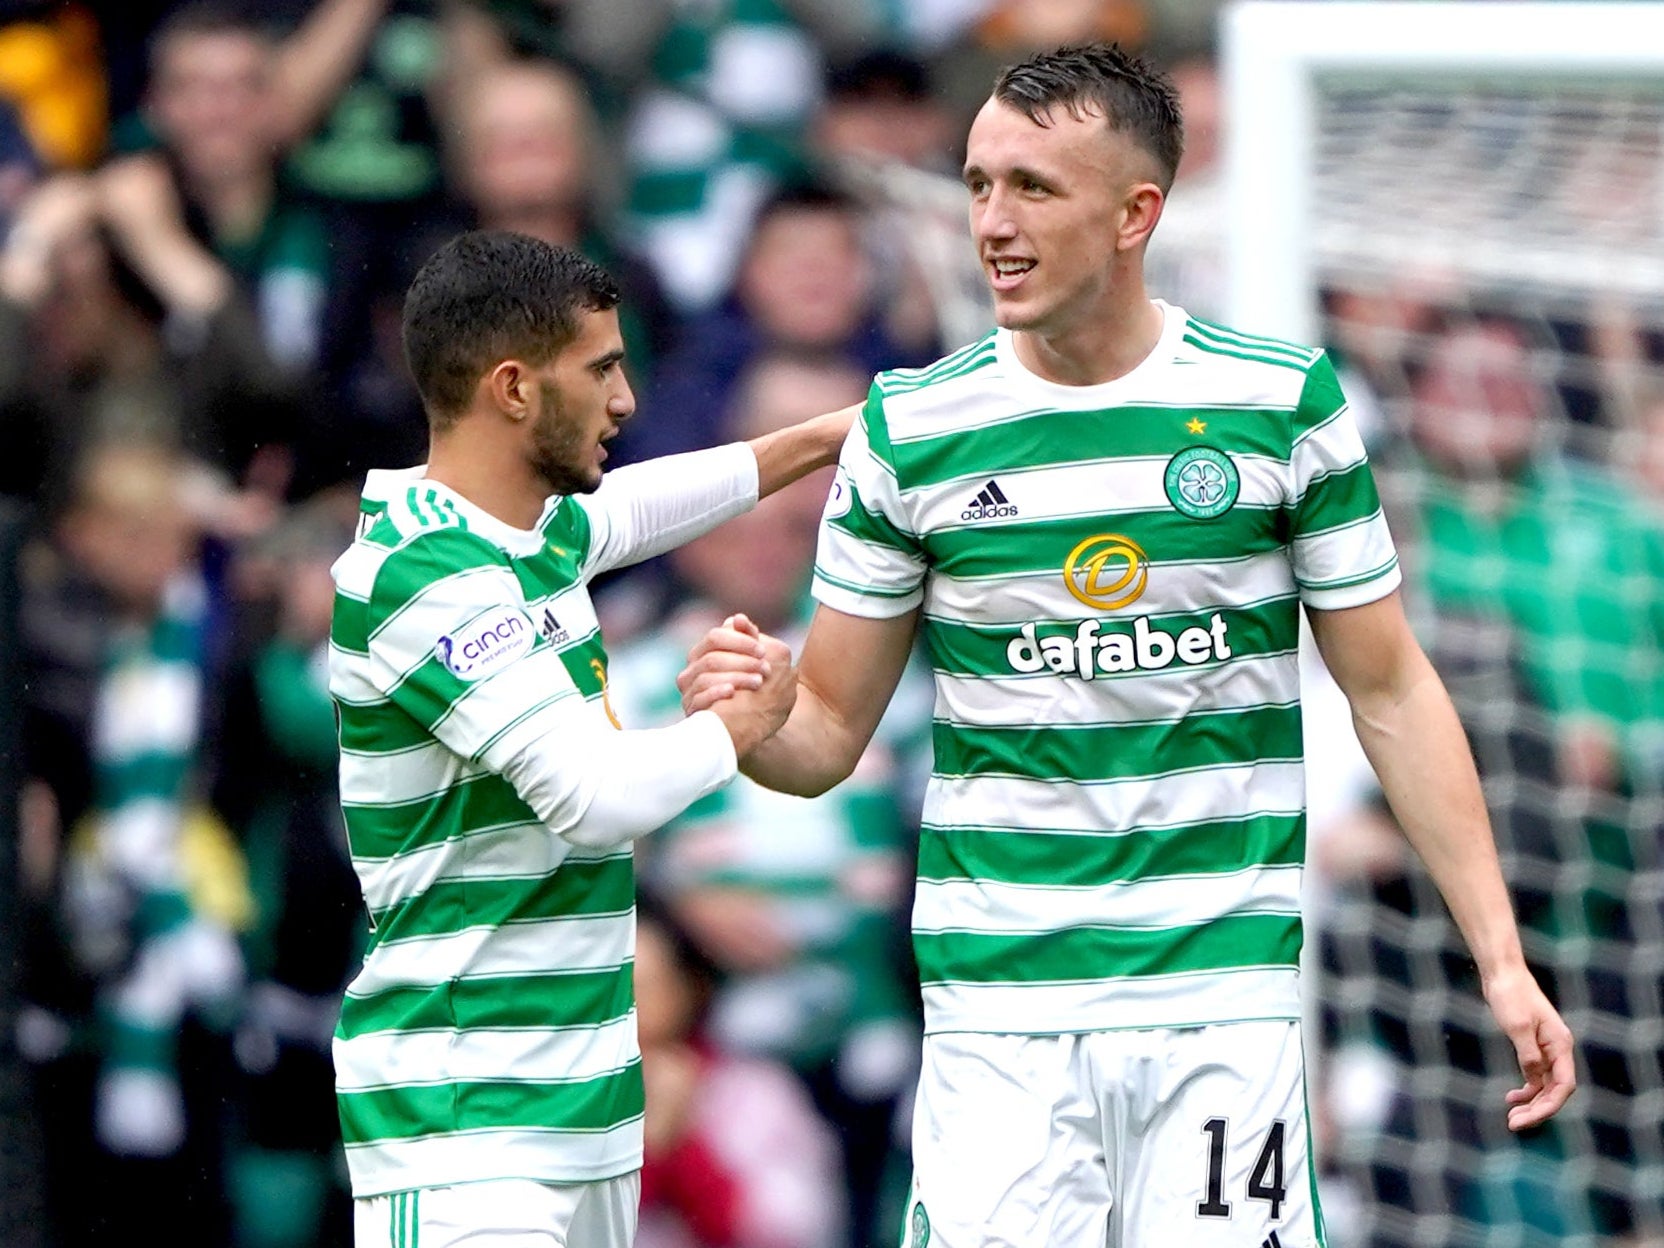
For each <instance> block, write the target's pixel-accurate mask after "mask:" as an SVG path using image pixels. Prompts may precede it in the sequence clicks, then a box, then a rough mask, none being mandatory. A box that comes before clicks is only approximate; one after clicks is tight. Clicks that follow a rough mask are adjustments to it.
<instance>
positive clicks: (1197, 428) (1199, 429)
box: [1185, 416, 1208, 433]
mask: <svg viewBox="0 0 1664 1248" xmlns="http://www.w3.org/2000/svg"><path fill="white" fill-rule="evenodd" d="M1185 428H1186V429H1188V430H1190V432H1192V433H1206V432H1207V431H1208V422H1207V421H1205V420H1203V419H1202V418H1201V417H1200V416H1192V417H1191V418H1190V423H1189V424H1187V425H1185Z"/></svg>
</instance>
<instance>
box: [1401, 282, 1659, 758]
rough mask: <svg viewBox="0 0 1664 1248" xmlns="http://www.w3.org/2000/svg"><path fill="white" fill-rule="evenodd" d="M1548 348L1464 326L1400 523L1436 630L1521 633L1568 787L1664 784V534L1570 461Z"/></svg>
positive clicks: (1405, 479)
mask: <svg viewBox="0 0 1664 1248" xmlns="http://www.w3.org/2000/svg"><path fill="white" fill-rule="evenodd" d="M1533 348H1534V340H1533V339H1532V338H1530V337H1529V336H1528V333H1527V331H1526V330H1525V329H1524V328H1523V327H1522V326H1521V325H1520V324H1519V323H1517V322H1514V321H1512V320H1509V319H1506V318H1501V317H1497V316H1493V315H1488V314H1483V313H1480V314H1475V315H1474V316H1472V317H1471V318H1466V317H1464V318H1460V319H1457V320H1456V321H1455V322H1454V323H1453V324H1452V325H1450V326H1449V327H1448V328H1447V329H1446V330H1445V331H1444V332H1443V333H1441V334H1438V335H1437V336H1436V337H1435V338H1434V339H1433V340H1432V342H1431V344H1430V346H1429V347H1428V349H1427V351H1426V355H1425V358H1423V359H1422V360H1421V361H1420V362H1419V364H1418V366H1417V368H1416V371H1415V377H1414V380H1413V383H1412V384H1413V393H1412V403H1411V408H1410V434H1411V439H1410V440H1411V446H1412V449H1413V451H1414V459H1413V461H1412V463H1411V464H1410V465H1409V466H1408V468H1407V471H1405V472H1404V473H1401V474H1400V475H1399V479H1398V482H1397V484H1398V486H1399V488H1401V489H1402V490H1403V491H1404V493H1405V498H1404V499H1403V500H1402V503H1401V505H1400V506H1399V508H1398V509H1397V511H1396V513H1395V514H1396V515H1397V517H1398V520H1399V523H1400V524H1401V525H1404V526H1405V527H1406V529H1407V533H1409V534H1413V536H1414V538H1415V541H1416V545H1417V547H1418V557H1417V558H1416V559H1415V560H1414V563H1413V565H1412V566H1413V571H1414V573H1415V580H1416V581H1417V582H1418V583H1419V587H1420V589H1421V590H1422V592H1423V593H1424V594H1425V596H1426V600H1427V603H1428V605H1429V607H1430V608H1431V610H1432V612H1433V615H1434V617H1435V620H1437V619H1438V618H1439V617H1463V618H1474V619H1480V620H1488V621H1491V622H1493V623H1495V624H1502V625H1505V626H1506V627H1507V628H1509V629H1510V630H1511V631H1512V632H1513V633H1514V634H1515V636H1516V637H1517V639H1518V646H1519V655H1520V662H1521V664H1522V666H1523V670H1524V675H1525V679H1526V682H1527V685H1528V688H1529V691H1530V695H1531V697H1532V698H1533V699H1534V700H1535V701H1536V702H1537V704H1538V705H1540V706H1542V707H1543V708H1545V709H1546V710H1547V711H1548V712H1549V713H1550V714H1551V715H1552V716H1553V718H1554V723H1555V726H1556V734H1555V735H1556V744H1555V755H1556V758H1557V760H1558V770H1559V775H1560V778H1561V780H1562V781H1563V782H1564V783H1566V784H1568V785H1572V786H1574V787H1581V788H1593V789H1601V790H1610V789H1613V788H1615V787H1623V788H1626V789H1630V790H1634V789H1644V790H1646V791H1657V789H1658V788H1659V786H1660V785H1661V784H1664V528H1661V527H1660V525H1659V523H1658V521H1657V520H1656V518H1655V517H1654V516H1653V515H1652V514H1651V513H1650V512H1649V511H1648V509H1647V508H1646V507H1644V506H1642V505H1641V504H1640V502H1639V500H1638V499H1637V498H1636V497H1635V496H1634V495H1633V494H1632V493H1631V492H1630V490H1629V489H1627V488H1626V487H1625V485H1624V484H1623V483H1622V482H1621V481H1620V480H1619V479H1618V478H1616V477H1615V476H1614V475H1612V474H1611V473H1609V472H1607V471H1605V470H1603V469H1600V468H1595V467H1592V466H1588V465H1584V464H1579V463H1576V462H1573V461H1571V460H1568V459H1566V458H1564V457H1562V456H1560V455H1559V454H1557V453H1556V452H1555V450H1554V448H1553V446H1552V444H1551V431H1550V427H1549V425H1548V423H1547V422H1548V417H1549V414H1550V412H1551V411H1552V410H1553V403H1554V399H1553V395H1552V391H1551V388H1550V386H1549V385H1548V384H1547V383H1546V381H1545V379H1543V378H1541V377H1540V376H1539V374H1538V365H1537V361H1536V359H1535V358H1534V354H1533Z"/></svg>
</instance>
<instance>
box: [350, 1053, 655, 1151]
mask: <svg viewBox="0 0 1664 1248" xmlns="http://www.w3.org/2000/svg"><path fill="white" fill-rule="evenodd" d="M336 1099H337V1101H338V1102H339V1104H340V1109H341V1136H342V1139H343V1141H344V1142H345V1143H346V1144H348V1145H349V1146H350V1145H355V1144H368V1143H373V1142H374V1141H376V1140H400V1139H413V1138H416V1137H419V1136H425V1135H431V1134H432V1133H433V1132H434V1130H435V1128H436V1127H437V1129H438V1130H440V1131H443V1132H458V1131H482V1130H493V1129H496V1130H500V1129H503V1128H505V1127H506V1128H516V1127H518V1128H530V1129H533V1130H543V1131H605V1130H607V1129H609V1128H611V1127H615V1126H617V1125H618V1124H619V1123H621V1122H626V1121H628V1120H630V1119H632V1118H637V1117H640V1115H641V1111H642V1104H643V1101H644V1097H643V1092H642V1083H641V1065H640V1063H639V1062H632V1063H631V1064H630V1065H628V1066H626V1067H624V1068H623V1069H621V1070H617V1071H613V1072H610V1073H608V1074H605V1075H598V1076H596V1077H595V1078H593V1079H579V1080H571V1081H567V1082H560V1083H540V1082H533V1081H531V1080H515V1079H503V1080H500V1081H493V1082H466V1083H465V1082H455V1083H438V1084H432V1085H420V1084H413V1085H405V1086H394V1087H388V1088H378V1089H376V1090H374V1091H363V1092H340V1093H338V1094H337V1097H336Z"/></svg>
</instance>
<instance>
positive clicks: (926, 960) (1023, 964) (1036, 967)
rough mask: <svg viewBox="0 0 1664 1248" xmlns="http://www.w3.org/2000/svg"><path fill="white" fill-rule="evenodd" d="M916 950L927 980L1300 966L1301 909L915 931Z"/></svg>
mask: <svg viewBox="0 0 1664 1248" xmlns="http://www.w3.org/2000/svg"><path fill="white" fill-rule="evenodd" d="M913 949H914V952H915V953H916V954H917V955H918V961H919V982H920V983H921V984H924V985H931V984H950V983H972V984H1047V983H1051V984H1057V983H1081V982H1084V981H1089V980H1099V979H1110V978H1121V977H1126V976H1135V975H1182V974H1188V973H1193V972H1197V971H1226V970H1236V969H1240V968H1244V967H1253V966H1294V965H1296V964H1298V962H1299V958H1300V916H1299V915H1297V914H1286V915H1285V914H1243V915H1227V916H1225V917H1223V918H1218V919H1214V920H1213V921H1212V922H1209V923H1199V924H1196V925H1194V926H1188V927H1152V928H1135V927H1107V926H1106V927H1067V928H1062V929H1060V930H1057V931H1051V932H1016V933H995V932H959V931H955V932H914V933H913Z"/></svg>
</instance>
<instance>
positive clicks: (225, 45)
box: [103, 4, 329, 369]
mask: <svg viewBox="0 0 1664 1248" xmlns="http://www.w3.org/2000/svg"><path fill="white" fill-rule="evenodd" d="M277 63H278V46H277V44H276V42H275V41H274V40H273V39H272V38H271V37H270V36H269V35H268V34H267V33H266V31H265V30H264V29H263V28H262V27H260V26H259V25H257V24H255V23H254V22H253V21H251V20H250V19H249V18H247V17H244V16H241V15H240V14H238V13H237V12H236V11H235V10H232V9H229V8H221V7H215V6H213V5H209V4H203V5H193V6H190V7H186V8H184V9H181V10H179V11H178V12H176V13H174V14H172V15H170V16H169V17H168V18H167V19H166V20H165V21H164V22H163V23H162V25H161V26H160V27H159V28H158V29H157V31H156V33H155V35H154V36H153V38H152V41H151V45H150V83H149V87H148V89H147V92H146V96H145V112H146V116H147V118H148V120H149V122H150V125H151V126H152V127H153V128H154V130H155V133H156V136H157V138H158V139H159V140H160V141H161V144H162V151H161V152H160V153H154V152H147V153H143V154H140V155H136V156H128V157H124V158H123V159H121V160H118V161H117V162H116V163H115V164H113V165H112V166H111V167H110V168H109V169H108V170H107V171H106V172H105V174H104V175H103V176H104V178H105V179H107V180H108V182H109V195H110V198H111V200H112V202H113V203H114V204H116V205H117V206H118V207H119V209H120V212H121V220H122V222H123V223H124V227H125V228H126V229H127V230H128V231H129V232H131V233H134V234H137V233H139V232H141V231H142V232H145V233H149V234H155V235H163V234H171V235H184V236H185V237H184V238H179V239H177V240H176V243H175V245H176V246H177V247H178V248H179V249H180V250H181V251H183V250H184V249H185V248H186V246H188V242H189V240H192V239H194V240H195V241H196V243H197V244H198V245H199V246H200V247H202V248H204V249H206V250H207V251H209V252H210V253H211V254H212V255H214V256H215V257H217V258H218V259H219V261H220V262H221V263H222V264H224V265H225V266H226V267H227V268H228V269H230V270H231V272H232V274H233V275H234V276H235V278H236V280H237V282H238V284H239V286H241V287H242V289H244V290H245V291H246V292H247V293H248V296H249V298H250V299H251V301H252V302H253V304H254V306H255V308H256V310H257V312H258V314H259V317H260V326H261V331H262V333H263V335H264V337H265V340H266V345H267V349H268V350H269V351H270V352H271V354H272V356H273V358H275V359H277V360H278V361H280V362H281V363H283V364H285V365H286V366H289V367H291V368H295V369H306V368H309V367H311V366H313V365H315V364H316V363H317V360H318V357H319V351H320V347H321V338H322V324H323V311H324V302H325V298H326V296H327V293H328V275H329V255H328V242H327V236H326V234H325V230H324V225H323V222H322V221H321V220H320V218H319V217H318V216H317V215H316V214H315V213H314V212H313V211H312V210H311V209H309V208H307V207H306V206H304V205H303V204H301V203H300V202H299V201H298V200H297V199H295V197H294V196H293V195H292V194H291V193H290V192H289V191H288V189H287V188H286V187H285V185H284V184H283V182H282V181H281V179H280V178H279V176H278V158H279V153H280V148H281V145H282V143H283V141H284V139H285V138H286V137H288V136H286V135H285V134H284V132H283V123H284V121H285V118H284V116H283V113H282V111H281V110H280V109H279V108H278V107H277V105H278V101H279V99H280V97H279V95H278V93H277V91H276V90H275V87H274V84H275V81H276V73H277Z"/></svg>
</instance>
